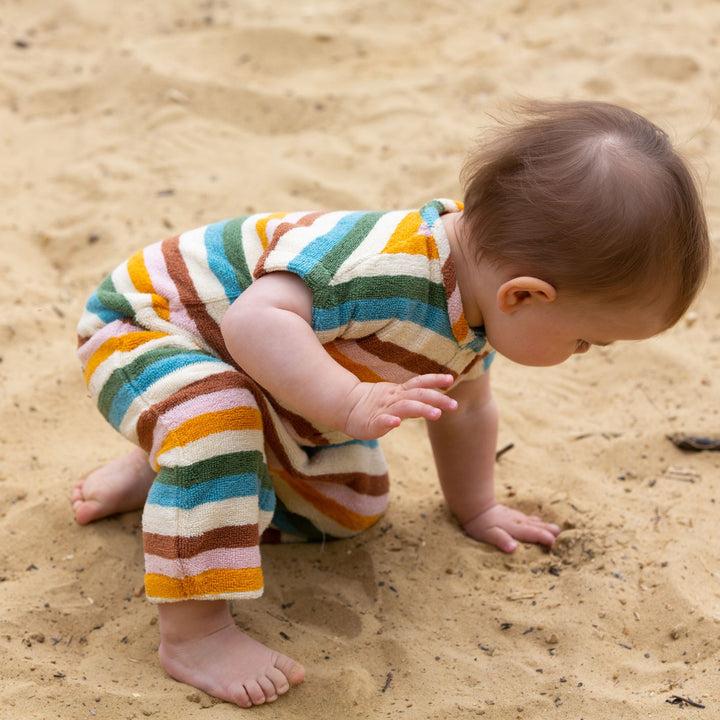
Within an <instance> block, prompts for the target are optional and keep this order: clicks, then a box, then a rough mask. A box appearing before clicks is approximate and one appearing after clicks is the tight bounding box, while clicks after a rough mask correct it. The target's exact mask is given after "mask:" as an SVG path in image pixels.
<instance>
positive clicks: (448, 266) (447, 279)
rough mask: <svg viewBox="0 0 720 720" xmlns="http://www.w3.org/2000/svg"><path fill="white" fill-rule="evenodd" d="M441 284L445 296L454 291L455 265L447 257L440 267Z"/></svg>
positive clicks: (449, 257) (450, 258) (455, 280)
mask: <svg viewBox="0 0 720 720" xmlns="http://www.w3.org/2000/svg"><path fill="white" fill-rule="evenodd" d="M442 276H443V284H444V285H445V296H446V297H447V298H450V296H451V295H452V294H453V292H454V291H455V285H456V284H457V277H456V275H455V263H454V262H453V259H452V256H451V255H448V258H447V260H446V261H445V264H444V265H443V266H442Z"/></svg>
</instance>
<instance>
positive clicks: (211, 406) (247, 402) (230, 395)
mask: <svg viewBox="0 0 720 720" xmlns="http://www.w3.org/2000/svg"><path fill="white" fill-rule="evenodd" d="M237 407H257V404H256V403H255V400H254V399H253V396H252V393H250V392H248V391H247V390H242V389H240V388H227V389H223V390H217V391H215V392H211V393H207V394H206V395H199V396H198V397H194V398H191V399H190V400H186V401H185V402H182V403H180V404H179V405H175V406H174V407H171V408H170V409H169V410H168V411H167V412H165V413H164V414H163V415H162V416H161V417H162V424H163V425H164V426H165V427H166V428H167V429H168V430H175V429H176V428H178V427H180V425H182V424H183V423H184V422H185V421H187V420H189V419H191V418H195V417H197V416H198V415H204V414H205V413H208V412H218V411H219V410H230V409H232V408H237Z"/></svg>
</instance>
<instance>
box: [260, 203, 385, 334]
mask: <svg viewBox="0 0 720 720" xmlns="http://www.w3.org/2000/svg"><path fill="white" fill-rule="evenodd" d="M387 214H388V213H381V212H341V211H338V212H326V213H301V214H296V215H299V217H296V216H293V217H292V218H290V219H285V220H284V221H283V222H281V223H280V224H279V225H278V226H277V227H276V228H275V229H274V232H273V234H272V238H271V240H270V242H269V243H268V246H267V248H266V250H265V252H264V253H263V254H262V256H261V257H260V259H259V260H258V262H257V264H256V266H255V269H254V271H253V279H258V278H260V277H262V276H263V275H266V274H268V273H271V272H291V273H293V274H295V275H297V276H299V277H300V278H301V279H302V280H303V282H304V283H305V284H306V285H307V286H308V288H309V289H310V290H311V292H312V294H313V310H312V324H313V329H314V330H315V332H316V333H317V335H318V337H319V339H320V341H321V342H322V343H326V342H330V341H332V340H334V339H337V338H341V337H347V336H348V334H350V335H352V330H351V329H350V328H351V327H352V326H353V325H354V324H356V323H357V322H358V320H360V319H363V312H364V311H365V309H366V308H367V305H368V298H366V297H365V296H364V292H363V289H364V288H363V282H362V280H361V277H362V275H363V267H364V265H365V261H366V259H367V250H366V249H365V246H364V245H363V243H364V242H365V241H366V240H367V238H368V235H369V234H370V233H371V232H372V231H373V230H374V228H375V226H376V225H377V224H378V220H379V219H380V218H381V217H383V216H385V215H387ZM361 246H362V247H361ZM371 300H372V299H370V301H371ZM386 322H387V318H383V319H379V320H378V323H377V326H378V327H380V326H382V325H383V324H385V323H386ZM373 329H376V328H373V327H370V326H368V325H367V323H363V330H362V332H363V334H367V333H368V332H371V331H372V330H373Z"/></svg>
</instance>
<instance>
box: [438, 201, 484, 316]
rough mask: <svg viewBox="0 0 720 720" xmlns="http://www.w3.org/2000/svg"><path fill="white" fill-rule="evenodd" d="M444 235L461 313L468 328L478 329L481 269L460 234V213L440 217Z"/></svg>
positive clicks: (465, 236)
mask: <svg viewBox="0 0 720 720" xmlns="http://www.w3.org/2000/svg"><path fill="white" fill-rule="evenodd" d="M441 219H442V223H443V226H444V228H445V233H446V235H447V238H448V243H449V245H450V254H451V256H452V259H453V264H454V265H455V275H456V280H457V284H458V287H459V288H460V297H461V298H462V304H463V313H464V314H465V320H466V321H467V323H468V325H470V327H480V326H481V325H482V324H483V312H482V296H483V293H479V292H478V290H479V289H481V279H480V278H481V276H482V275H483V269H482V268H481V267H479V266H478V263H477V261H476V260H475V254H474V252H473V251H472V249H471V248H468V247H467V235H466V234H465V233H464V232H462V228H461V223H462V212H454V213H447V214H445V215H443V216H442V217H441Z"/></svg>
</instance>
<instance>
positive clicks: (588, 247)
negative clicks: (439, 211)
mask: <svg viewBox="0 0 720 720" xmlns="http://www.w3.org/2000/svg"><path fill="white" fill-rule="evenodd" d="M521 116H522V122H520V123H518V124H514V125H512V126H509V127H504V128H503V129H502V131H501V132H499V133H498V134H497V135H496V136H495V137H494V138H493V139H491V140H490V141H489V142H487V143H485V144H483V146H482V147H480V148H479V149H478V150H477V151H476V152H475V153H474V154H473V155H472V156H471V157H470V159H469V160H468V162H467V164H466V166H465V168H464V169H463V174H462V179H463V181H464V184H465V189H466V191H465V209H464V213H463V219H462V232H463V233H464V234H465V235H466V237H467V238H468V244H469V247H472V248H473V249H474V250H475V252H476V257H477V259H478V260H482V261H483V262H488V263H491V264H492V265H494V266H496V267H500V268H502V267H506V268H508V269H509V270H510V271H511V274H512V275H520V276H522V275H527V276H532V277H537V278H540V279H542V280H544V281H545V282H547V283H549V284H550V285H552V286H553V287H554V288H555V289H556V290H557V293H558V296H559V297H563V298H568V297H582V298H590V299H597V300H600V301H602V302H603V303H609V304H618V305H619V306H621V305H622V304H623V303H625V302H627V301H633V302H637V301H639V300H641V299H642V301H643V302H645V303H648V304H654V305H656V306H657V304H658V303H662V304H663V305H664V306H665V307H666V311H665V312H666V319H667V324H666V326H665V327H670V326H671V325H673V324H675V323H676V322H677V321H678V319H679V318H680V317H681V316H682V315H683V313H684V312H685V311H686V310H687V309H688V307H689V305H690V303H691V302H692V300H693V299H694V297H695V296H696V294H697V292H698V290H699V289H700V287H701V286H702V284H703V282H704V280H705V277H706V275H707V272H708V268H709V263H710V244H709V240H708V231H707V225H706V221H705V215H704V211H703V207H702V202H701V199H700V194H699V192H698V188H697V186H696V183H695V181H694V179H693V174H692V172H691V171H690V170H689V168H688V166H687V165H686V163H685V162H684V161H683V159H682V158H681V157H680V156H679V155H678V153H677V152H676V151H675V150H674V148H673V147H672V145H671V143H670V141H669V139H668V137H667V135H666V134H665V133H664V132H663V131H662V130H660V129H659V128H658V127H656V126H655V125H654V124H653V123H651V122H650V121H648V120H647V119H645V118H643V117H641V116H640V115H637V114H636V113H634V112H631V111H630V110H627V109H625V108H621V107H618V106H615V105H610V104H606V103H598V102H572V103H534V104H530V105H528V106H525V107H524V108H523V109H522V111H521Z"/></svg>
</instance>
